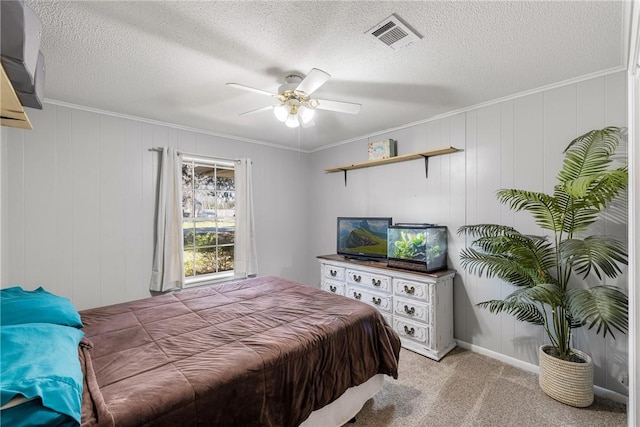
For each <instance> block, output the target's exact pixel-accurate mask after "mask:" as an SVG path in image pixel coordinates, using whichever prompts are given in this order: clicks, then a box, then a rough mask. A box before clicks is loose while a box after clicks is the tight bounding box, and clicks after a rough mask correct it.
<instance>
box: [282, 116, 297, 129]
mask: <svg viewBox="0 0 640 427" xmlns="http://www.w3.org/2000/svg"><path fill="white" fill-rule="evenodd" d="M284 124H285V125H287V127H290V128H297V127H298V126H300V121H299V120H298V115H297V114H289V117H287V120H286V121H285V122H284Z"/></svg>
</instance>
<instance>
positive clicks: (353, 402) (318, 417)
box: [300, 374, 384, 427]
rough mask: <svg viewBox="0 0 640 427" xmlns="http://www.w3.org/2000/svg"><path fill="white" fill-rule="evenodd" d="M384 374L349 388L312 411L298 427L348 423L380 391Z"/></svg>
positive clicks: (326, 426)
mask: <svg viewBox="0 0 640 427" xmlns="http://www.w3.org/2000/svg"><path fill="white" fill-rule="evenodd" d="M383 385H384V374H378V375H376V376H374V377H371V378H369V380H367V381H366V382H365V383H363V384H360V385H359V386H356V387H351V388H349V389H347V391H345V392H344V394H343V395H342V396H340V397H339V398H338V399H337V400H335V401H333V402H331V403H330V404H328V405H327V406H325V407H324V408H320V409H318V410H317V411H313V412H312V413H311V415H309V418H307V419H306V420H305V421H304V422H303V423H302V424H300V427H330V426H331V427H340V426H342V425H344V424H345V423H347V422H349V420H351V419H352V418H353V417H355V416H356V415H357V414H358V412H360V410H361V409H362V407H363V406H364V404H365V402H366V401H367V400H369V399H371V398H372V397H373V396H375V395H376V393H378V391H380V389H381V388H382V386H383Z"/></svg>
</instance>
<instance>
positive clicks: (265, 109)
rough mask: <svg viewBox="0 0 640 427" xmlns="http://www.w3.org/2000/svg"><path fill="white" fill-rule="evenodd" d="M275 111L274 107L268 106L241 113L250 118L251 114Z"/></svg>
mask: <svg viewBox="0 0 640 427" xmlns="http://www.w3.org/2000/svg"><path fill="white" fill-rule="evenodd" d="M267 110H273V105H267V106H266V107H260V108H256V109H255V110H251V111H247V112H244V113H240V115H241V116H248V115H249V114H254V113H260V112H262V111H267Z"/></svg>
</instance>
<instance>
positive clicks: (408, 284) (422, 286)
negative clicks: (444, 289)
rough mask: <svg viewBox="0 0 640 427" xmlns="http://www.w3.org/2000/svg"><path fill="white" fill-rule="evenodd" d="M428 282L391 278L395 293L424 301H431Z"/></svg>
mask: <svg viewBox="0 0 640 427" xmlns="http://www.w3.org/2000/svg"><path fill="white" fill-rule="evenodd" d="M429 286H430V285H429V284H428V283H423V282H414V281H411V280H405V279H393V290H394V293H395V294H396V295H402V296H407V297H411V298H417V299H419V300H421V301H424V302H431V301H430V296H429Z"/></svg>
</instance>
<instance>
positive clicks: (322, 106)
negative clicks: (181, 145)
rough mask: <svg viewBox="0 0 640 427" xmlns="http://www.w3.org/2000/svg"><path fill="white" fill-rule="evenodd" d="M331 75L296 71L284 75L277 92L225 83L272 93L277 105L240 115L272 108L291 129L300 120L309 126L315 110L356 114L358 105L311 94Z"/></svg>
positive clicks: (317, 71)
mask: <svg viewBox="0 0 640 427" xmlns="http://www.w3.org/2000/svg"><path fill="white" fill-rule="evenodd" d="M330 77H331V76H330V75H329V73H327V72H325V71H322V70H319V69H317V68H313V69H312V70H311V71H309V74H307V75H306V76H305V77H304V78H303V77H302V76H300V75H298V74H290V75H288V76H287V77H285V79H284V80H285V83H284V84H283V85H282V86H280V87H279V88H278V93H272V92H267V91H266V90H262V89H256V88H254V87H250V86H245V85H242V84H239V83H227V86H230V87H234V88H236V89H242V90H246V91H249V92H254V93H259V94H262V95H268V96H271V97H273V98H275V99H277V100H278V101H280V102H279V103H278V104H275V105H268V106H266V107H261V108H257V109H255V110H251V111H247V112H245V113H242V114H240V115H241V116H246V115H249V114H254V113H259V112H261V111H267V110H271V109H273V113H274V114H275V116H276V118H277V119H278V120H280V121H281V122H283V123H284V124H285V125H287V126H288V127H291V128H296V127H298V126H300V124H301V123H302V125H303V126H306V125H310V124H311V120H312V119H313V116H314V114H315V110H328V111H337V112H339V113H347V114H358V113H359V112H360V104H355V103H352V102H342V101H329V100H327V99H318V98H311V94H312V93H313V92H315V91H316V90H317V89H318V88H319V87H320V86H322V85H323V84H325V83H326V81H327V80H329V78H330Z"/></svg>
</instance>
